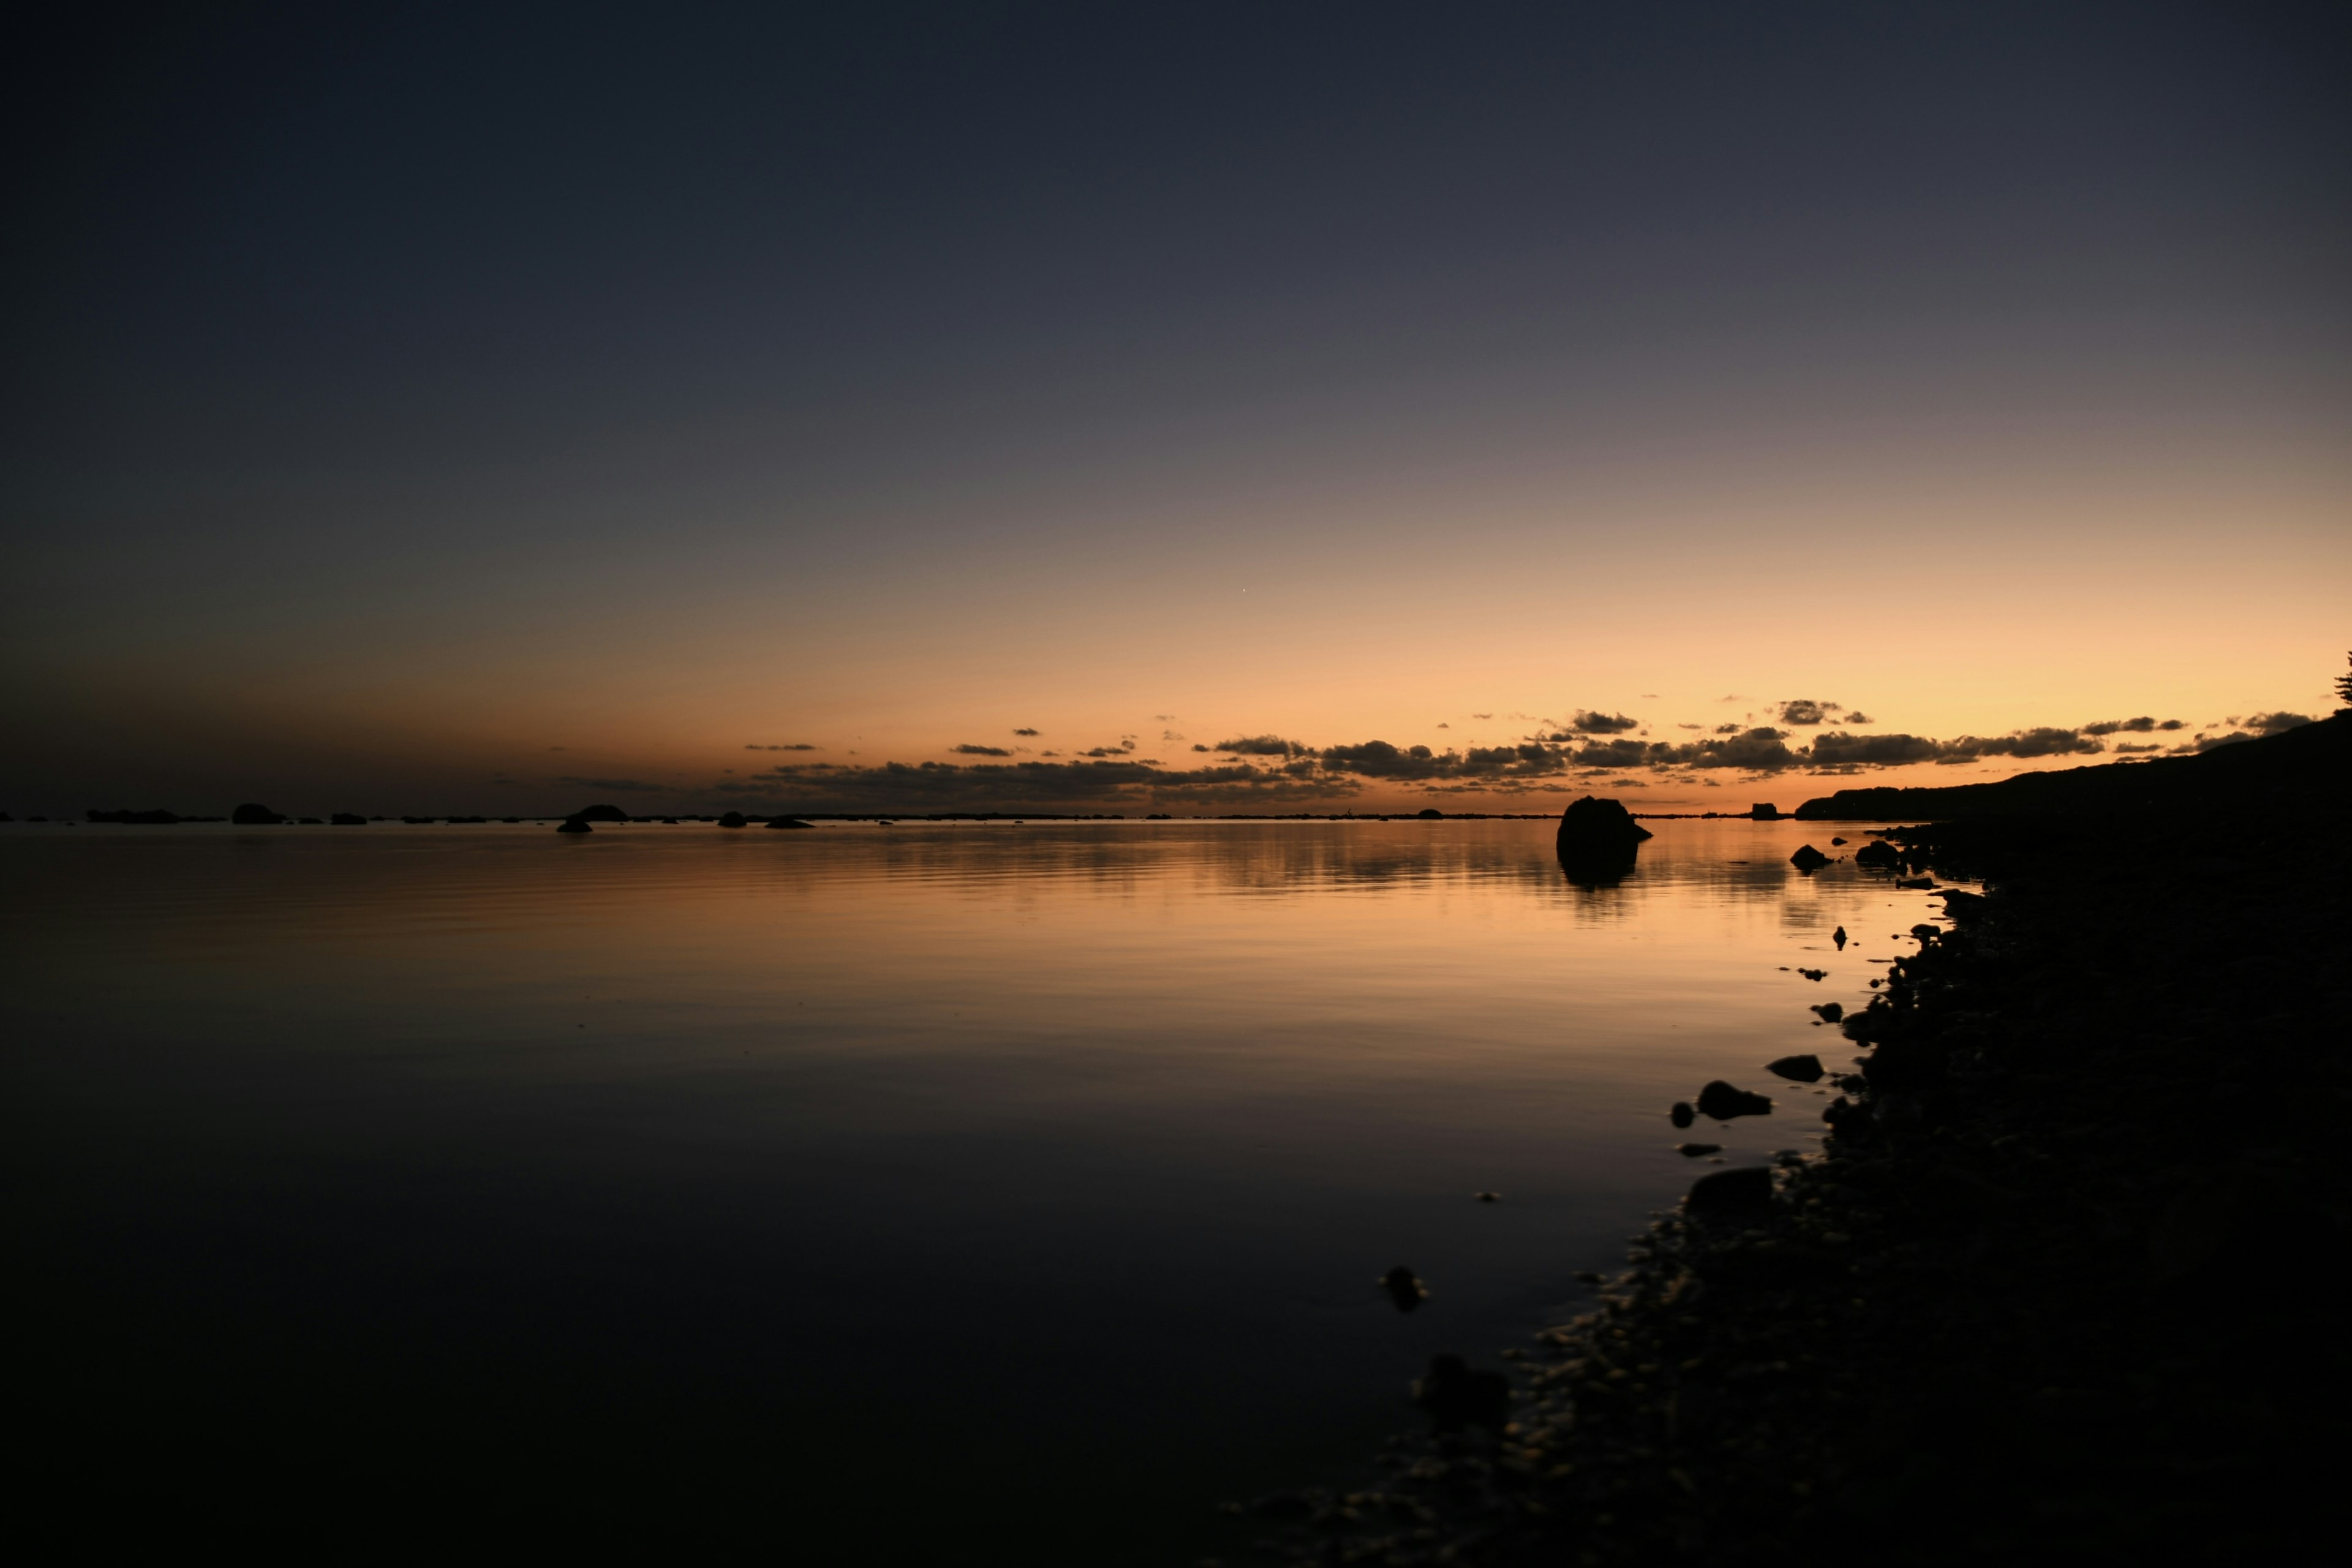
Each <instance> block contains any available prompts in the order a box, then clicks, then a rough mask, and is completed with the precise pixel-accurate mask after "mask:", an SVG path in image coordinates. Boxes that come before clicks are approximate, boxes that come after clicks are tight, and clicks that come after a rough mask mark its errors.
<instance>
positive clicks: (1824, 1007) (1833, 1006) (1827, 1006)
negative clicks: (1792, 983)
mask: <svg viewBox="0 0 2352 1568" xmlns="http://www.w3.org/2000/svg"><path fill="white" fill-rule="evenodd" d="M1812 1011H1814V1012H1816V1013H1819V1014H1820V1015H1821V1016H1822V1023H1824V1024H1834V1023H1836V1022H1837V1021H1838V1020H1839V1019H1841V1018H1843V1017H1844V1016H1845V1008H1844V1006H1843V1005H1842V1004H1840V1003H1836V1002H1816V1003H1814V1004H1813V1006H1812Z"/></svg>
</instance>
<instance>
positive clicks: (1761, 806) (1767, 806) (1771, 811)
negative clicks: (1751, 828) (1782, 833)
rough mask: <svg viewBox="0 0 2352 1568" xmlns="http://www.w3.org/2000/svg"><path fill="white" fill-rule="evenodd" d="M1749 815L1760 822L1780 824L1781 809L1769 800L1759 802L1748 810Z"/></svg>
mask: <svg viewBox="0 0 2352 1568" xmlns="http://www.w3.org/2000/svg"><path fill="white" fill-rule="evenodd" d="M1748 816H1752V817H1754V818H1755V819H1756V820H1757V821H1759V822H1778V821H1780V807H1779V806H1777V805H1773V804H1772V803H1771V802H1770V801H1769V800H1759V801H1758V802H1757V803H1756V804H1755V805H1751V806H1749V807H1748Z"/></svg>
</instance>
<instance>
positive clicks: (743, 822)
mask: <svg viewBox="0 0 2352 1568" xmlns="http://www.w3.org/2000/svg"><path fill="white" fill-rule="evenodd" d="M719 826H721V827H749V826H751V818H750V817H748V816H744V815H743V814H742V813H741V812H740V811H730V812H729V813H728V814H727V815H726V816H722V817H720V818H719Z"/></svg>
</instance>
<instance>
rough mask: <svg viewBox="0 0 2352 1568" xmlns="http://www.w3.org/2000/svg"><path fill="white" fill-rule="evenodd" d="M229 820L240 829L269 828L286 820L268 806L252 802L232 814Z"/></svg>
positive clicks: (241, 806) (239, 807)
mask: <svg viewBox="0 0 2352 1568" xmlns="http://www.w3.org/2000/svg"><path fill="white" fill-rule="evenodd" d="M228 819H229V820H230V821H231V822H233V823H235V824H236V825H237V826H239V827H268V826H273V825H275V824H277V823H280V822H283V821H285V820H286V818H285V817H284V816H280V815H279V814H278V813H277V812H274V811H272V810H270V809H269V808H268V806H266V805H261V804H260V803H258V802H257V801H250V800H249V801H247V802H246V803H245V804H244V805H240V806H238V807H237V808H236V810H235V811H232V812H230V813H229V814H228Z"/></svg>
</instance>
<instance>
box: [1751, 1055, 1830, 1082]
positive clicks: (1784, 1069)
mask: <svg viewBox="0 0 2352 1568" xmlns="http://www.w3.org/2000/svg"><path fill="white" fill-rule="evenodd" d="M1764 1070H1765V1071H1766V1072H1771V1073H1779V1074H1780V1076H1781V1077H1782V1078H1786V1079H1795V1080H1796V1081H1797V1082H1799V1083H1819V1082H1821V1081H1822V1075H1823V1069H1822V1058H1819V1057H1817V1056H1814V1055H1813V1054H1812V1053H1811V1052H1810V1051H1808V1052H1807V1053H1806V1054H1804V1055H1803V1056H1801V1057H1782V1058H1780V1060H1779V1061H1777V1062H1766V1063H1765V1064H1764Z"/></svg>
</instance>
